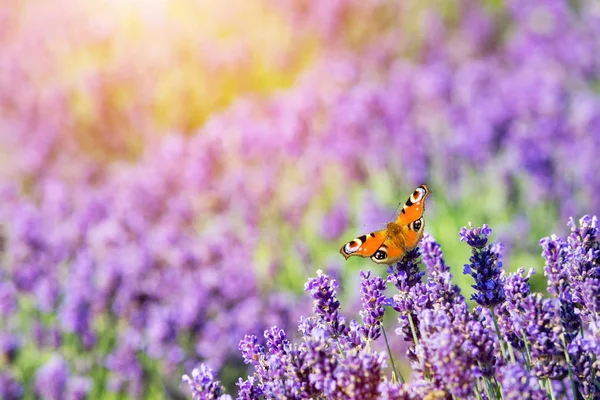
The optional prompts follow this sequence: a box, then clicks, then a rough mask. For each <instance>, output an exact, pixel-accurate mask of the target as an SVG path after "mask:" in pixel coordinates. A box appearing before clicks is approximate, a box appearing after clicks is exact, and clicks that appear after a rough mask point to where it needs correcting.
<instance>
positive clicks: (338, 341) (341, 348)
mask: <svg viewBox="0 0 600 400" xmlns="http://www.w3.org/2000/svg"><path fill="white" fill-rule="evenodd" d="M335 342H336V343H337V345H338V349H339V350H340V354H341V355H342V358H346V354H345V353H344V348H343V347H342V344H341V343H340V338H338V337H336V338H335Z"/></svg>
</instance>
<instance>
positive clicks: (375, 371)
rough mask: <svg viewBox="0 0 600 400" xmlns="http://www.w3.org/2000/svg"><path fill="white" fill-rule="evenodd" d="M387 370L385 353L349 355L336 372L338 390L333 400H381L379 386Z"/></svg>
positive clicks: (362, 352)
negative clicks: (336, 399) (337, 399)
mask: <svg viewBox="0 0 600 400" xmlns="http://www.w3.org/2000/svg"><path fill="white" fill-rule="evenodd" d="M385 368H386V356H385V355H384V354H383V353H378V352H374V353H370V352H366V351H361V352H358V353H351V354H349V355H348V357H347V358H346V360H345V362H344V363H343V364H341V365H340V367H339V368H338V369H336V371H335V372H334V376H335V381H336V390H335V391H334V392H333V393H332V395H333V396H331V398H339V399H347V400H350V399H366V400H377V399H379V398H380V393H379V384H380V383H381V381H382V380H383V372H384V370H385ZM328 398H329V396H328Z"/></svg>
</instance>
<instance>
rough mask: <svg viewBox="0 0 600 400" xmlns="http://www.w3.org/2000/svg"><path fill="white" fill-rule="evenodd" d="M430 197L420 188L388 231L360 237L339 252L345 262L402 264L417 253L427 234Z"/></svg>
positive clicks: (390, 224) (425, 188)
mask: <svg viewBox="0 0 600 400" xmlns="http://www.w3.org/2000/svg"><path fill="white" fill-rule="evenodd" d="M429 193H431V192H430V191H429V188H428V187H427V185H425V184H423V185H421V186H419V187H417V188H416V189H415V190H414V192H413V193H412V194H411V195H410V196H409V197H408V199H407V200H406V202H405V203H404V206H403V207H402V210H401V211H400V214H398V218H397V219H396V221H395V222H390V223H388V224H387V226H386V228H385V229H382V230H380V231H376V232H371V233H369V234H368V235H362V236H359V237H357V238H355V239H353V240H351V241H350V242H348V243H346V244H345V245H343V246H342V248H341V249H340V253H341V254H342V255H343V256H344V258H346V259H348V258H350V257H352V256H358V257H370V258H371V261H373V262H374V263H377V264H388V265H389V264H392V263H394V262H396V261H400V260H402V258H404V256H405V255H406V253H408V252H409V251H410V250H412V249H414V248H415V247H416V246H417V245H418V244H419V241H420V240H421V238H422V237H423V232H424V230H425V219H424V218H423V213H424V212H425V198H426V197H427V196H428V195H429Z"/></svg>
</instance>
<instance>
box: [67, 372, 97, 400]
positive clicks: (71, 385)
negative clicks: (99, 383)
mask: <svg viewBox="0 0 600 400" xmlns="http://www.w3.org/2000/svg"><path fill="white" fill-rule="evenodd" d="M92 386H93V381H92V379H91V378H88V377H84V376H72V377H71V378H69V382H68V383H67V398H68V399H69V400H86V399H87V398H88V395H89V393H90V391H91V390H92Z"/></svg>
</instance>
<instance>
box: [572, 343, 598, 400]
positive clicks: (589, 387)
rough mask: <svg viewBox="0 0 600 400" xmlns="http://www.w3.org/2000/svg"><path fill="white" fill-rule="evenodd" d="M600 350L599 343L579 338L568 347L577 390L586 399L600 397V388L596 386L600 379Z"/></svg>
mask: <svg viewBox="0 0 600 400" xmlns="http://www.w3.org/2000/svg"><path fill="white" fill-rule="evenodd" d="M599 349H600V347H599V345H598V343H597V342H596V343H594V342H593V341H590V340H585V339H582V338H577V339H576V340H575V341H574V342H572V343H570V344H569V345H568V347H567V351H568V353H569V357H570V364H571V370H572V372H573V376H574V377H575V380H576V382H577V390H578V391H579V393H580V394H581V395H582V396H583V397H584V398H586V399H596V398H598V397H599V396H600V387H598V385H596V384H594V382H597V381H598V379H599V378H600V371H598V366H599V365H598V364H599V363H598V356H599V355H600V354H599V353H600V351H598V350H599Z"/></svg>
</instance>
